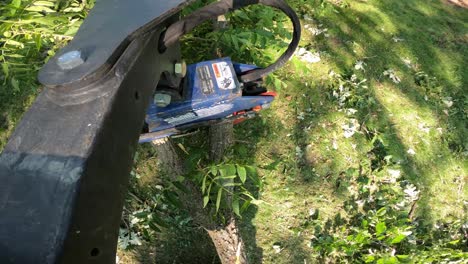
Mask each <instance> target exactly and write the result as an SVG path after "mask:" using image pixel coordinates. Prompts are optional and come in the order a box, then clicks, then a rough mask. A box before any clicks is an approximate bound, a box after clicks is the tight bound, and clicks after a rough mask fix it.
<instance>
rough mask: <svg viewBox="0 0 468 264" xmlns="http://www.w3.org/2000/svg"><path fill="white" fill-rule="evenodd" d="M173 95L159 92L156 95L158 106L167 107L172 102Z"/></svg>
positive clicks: (155, 99) (155, 101)
mask: <svg viewBox="0 0 468 264" xmlns="http://www.w3.org/2000/svg"><path fill="white" fill-rule="evenodd" d="M171 99H172V96H171V95H169V94H163V93H157V94H155V95H154V104H155V105H156V106H157V107H166V106H168V105H169V104H170V103H171Z"/></svg>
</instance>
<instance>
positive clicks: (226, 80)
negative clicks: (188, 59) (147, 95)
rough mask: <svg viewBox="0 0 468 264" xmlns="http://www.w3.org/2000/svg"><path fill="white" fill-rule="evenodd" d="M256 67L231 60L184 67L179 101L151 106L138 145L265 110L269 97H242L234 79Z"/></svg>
mask: <svg viewBox="0 0 468 264" xmlns="http://www.w3.org/2000/svg"><path fill="white" fill-rule="evenodd" d="M256 68H257V67H256V66H253V65H247V64H240V63H233V62H232V61H231V59H230V58H222V59H217V60H210V61H204V62H200V63H195V64H191V65H188V66H187V73H186V76H185V79H184V81H183V84H182V85H183V92H182V93H183V94H182V100H178V101H175V102H171V103H170V104H169V105H167V106H166V107H158V106H157V105H155V104H154V103H153V102H151V104H150V106H149V108H148V110H147V115H146V119H145V121H146V124H147V125H148V131H147V132H148V133H147V134H146V135H153V136H145V137H143V136H142V137H140V143H143V142H148V141H152V140H156V139H159V138H164V137H168V136H172V135H175V134H180V133H184V132H186V131H187V130H188V129H190V128H191V127H192V126H191V125H193V127H196V126H197V125H199V124H200V123H203V122H206V121H210V120H219V121H222V120H223V119H225V118H227V117H232V116H233V115H236V113H239V112H243V111H251V110H252V109H254V108H256V110H258V109H264V108H268V107H269V105H270V103H271V102H272V101H273V99H274V96H273V95H272V94H266V93H262V94H259V95H253V96H252V95H249V96H245V95H244V96H243V95H242V94H243V91H242V89H243V85H242V84H241V83H239V81H238V79H237V75H240V74H241V73H243V72H246V71H250V70H253V69H256Z"/></svg>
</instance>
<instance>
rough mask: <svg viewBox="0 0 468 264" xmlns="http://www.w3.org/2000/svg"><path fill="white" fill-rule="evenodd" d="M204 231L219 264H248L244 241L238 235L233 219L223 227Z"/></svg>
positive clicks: (235, 222)
mask: <svg viewBox="0 0 468 264" xmlns="http://www.w3.org/2000/svg"><path fill="white" fill-rule="evenodd" d="M206 231H207V232H208V235H209V236H210V237H211V240H212V241H213V244H214V245H215V247H216V252H218V256H219V259H220V260H221V263H223V264H231V263H232V264H234V263H235V264H244V263H248V262H247V255H246V253H245V245H244V241H243V240H242V237H241V235H240V233H239V229H238V226H237V221H236V219H235V217H231V219H230V220H229V223H228V224H227V225H225V226H223V227H219V228H216V229H211V230H206Z"/></svg>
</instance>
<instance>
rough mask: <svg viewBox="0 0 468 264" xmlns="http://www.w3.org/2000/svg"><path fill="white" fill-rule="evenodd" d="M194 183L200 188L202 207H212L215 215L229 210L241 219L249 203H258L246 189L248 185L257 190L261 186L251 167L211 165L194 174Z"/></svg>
mask: <svg viewBox="0 0 468 264" xmlns="http://www.w3.org/2000/svg"><path fill="white" fill-rule="evenodd" d="M194 181H195V182H196V183H197V184H198V185H200V186H201V191H202V194H203V206H204V207H206V206H208V205H211V206H213V207H214V208H215V211H216V213H218V212H219V211H220V210H230V211H232V212H234V213H235V214H236V215H237V216H239V217H241V216H242V213H243V212H244V211H245V210H246V209H247V208H248V207H249V206H250V204H251V203H254V204H258V203H259V201H258V200H257V199H256V198H255V197H254V195H253V194H252V193H251V192H250V191H249V190H248V188H247V184H248V183H250V184H252V185H253V187H256V188H258V189H260V188H261V186H262V182H261V181H260V179H259V178H258V175H257V172H256V169H255V168H254V167H252V166H242V165H239V164H236V165H234V164H219V165H212V166H209V167H208V168H206V169H204V170H202V173H199V174H196V175H195V177H194Z"/></svg>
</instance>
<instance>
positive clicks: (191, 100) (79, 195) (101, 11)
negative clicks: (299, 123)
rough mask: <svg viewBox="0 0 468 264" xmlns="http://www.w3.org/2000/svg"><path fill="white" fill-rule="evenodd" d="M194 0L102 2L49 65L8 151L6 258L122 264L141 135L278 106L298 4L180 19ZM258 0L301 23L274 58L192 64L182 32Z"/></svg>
mask: <svg viewBox="0 0 468 264" xmlns="http://www.w3.org/2000/svg"><path fill="white" fill-rule="evenodd" d="M191 2H193V1H188V0H171V1H164V0H154V1H128V0H99V1H97V2H96V4H95V6H94V8H93V9H92V10H91V12H90V13H89V15H88V17H87V18H86V19H85V20H84V22H83V24H82V25H81V27H80V29H79V30H78V32H77V34H76V36H75V37H74V39H73V40H72V41H70V43H69V44H68V45H67V46H65V47H64V48H62V49H61V50H59V51H58V52H57V53H56V55H55V56H54V57H53V58H51V59H50V60H49V61H48V62H47V63H46V64H45V65H44V66H43V67H42V68H41V70H40V72H39V75H38V80H39V82H40V83H42V85H43V86H44V89H43V90H42V92H41V93H40V94H39V95H38V96H37V98H36V100H35V102H34V103H33V104H32V106H31V107H30V109H29V110H28V111H27V112H26V113H25V114H24V116H23V118H22V120H21V121H20V122H19V124H18V125H17V127H16V129H15V131H14V132H13V133H12V135H11V136H10V139H9V141H8V143H7V145H6V146H5V148H4V150H3V152H2V153H1V155H0V263H21V264H29V263H44V264H49V263H66V264H74V263H79V264H83V263H115V255H116V248H117V237H118V231H119V226H120V219H121V215H122V210H123V202H124V198H125V193H126V190H127V186H128V180H129V175H130V171H131V168H132V161H133V156H134V154H135V151H136V147H137V144H138V142H141V143H142V142H148V141H154V140H158V139H161V138H166V137H171V136H176V135H183V134H184V133H187V132H188V131H191V130H193V129H195V128H197V127H202V126H208V125H211V124H215V123H218V122H233V123H238V122H240V121H242V120H244V119H248V118H250V117H252V116H254V115H255V114H256V113H257V112H259V111H261V110H262V109H265V108H268V107H269V106H270V104H271V102H272V101H273V100H274V97H275V93H274V92H269V91H267V89H266V88H265V86H264V85H263V84H262V80H263V78H264V77H265V76H266V75H268V74H269V73H271V72H273V71H275V70H277V69H278V68H280V67H281V66H283V65H284V64H285V63H286V62H287V61H288V60H289V58H290V57H291V56H292V55H293V53H294V51H295V49H296V48H297V46H298V43H299V39H300V33H301V31H300V22H299V19H298V17H297V15H296V14H295V12H294V11H293V10H292V9H291V7H289V6H288V5H287V4H286V3H285V2H284V1H283V0H221V1H217V2H214V3H211V4H209V5H206V6H204V7H202V8H200V9H198V10H195V11H194V12H193V13H191V14H189V15H187V16H185V17H182V18H180V12H181V10H182V9H183V8H184V7H186V6H187V5H188V4H190V3H191ZM253 4H263V5H266V6H270V7H273V8H276V9H279V10H280V11H282V12H284V13H285V14H286V15H287V16H288V17H289V18H290V19H291V21H292V25H293V38H292V41H291V43H290V44H289V46H288V48H287V49H286V51H285V52H284V53H283V54H282V55H281V56H280V57H279V59H278V60H277V61H276V62H274V63H273V64H272V65H270V66H268V67H265V68H260V67H257V66H255V65H246V64H242V63H238V62H233V61H231V59H230V58H219V59H214V60H210V61H204V62H199V63H195V64H191V65H186V64H185V63H184V62H183V60H182V58H181V52H180V43H179V40H180V38H181V37H182V36H184V35H185V34H187V33H189V32H191V31H192V30H193V29H194V28H195V27H196V26H198V25H200V24H201V23H203V22H205V21H208V20H212V19H216V18H217V17H218V16H221V15H224V14H226V13H228V12H230V11H233V10H236V9H240V8H243V7H246V6H249V5H253ZM142 128H143V129H142ZM142 131H143V132H142Z"/></svg>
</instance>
